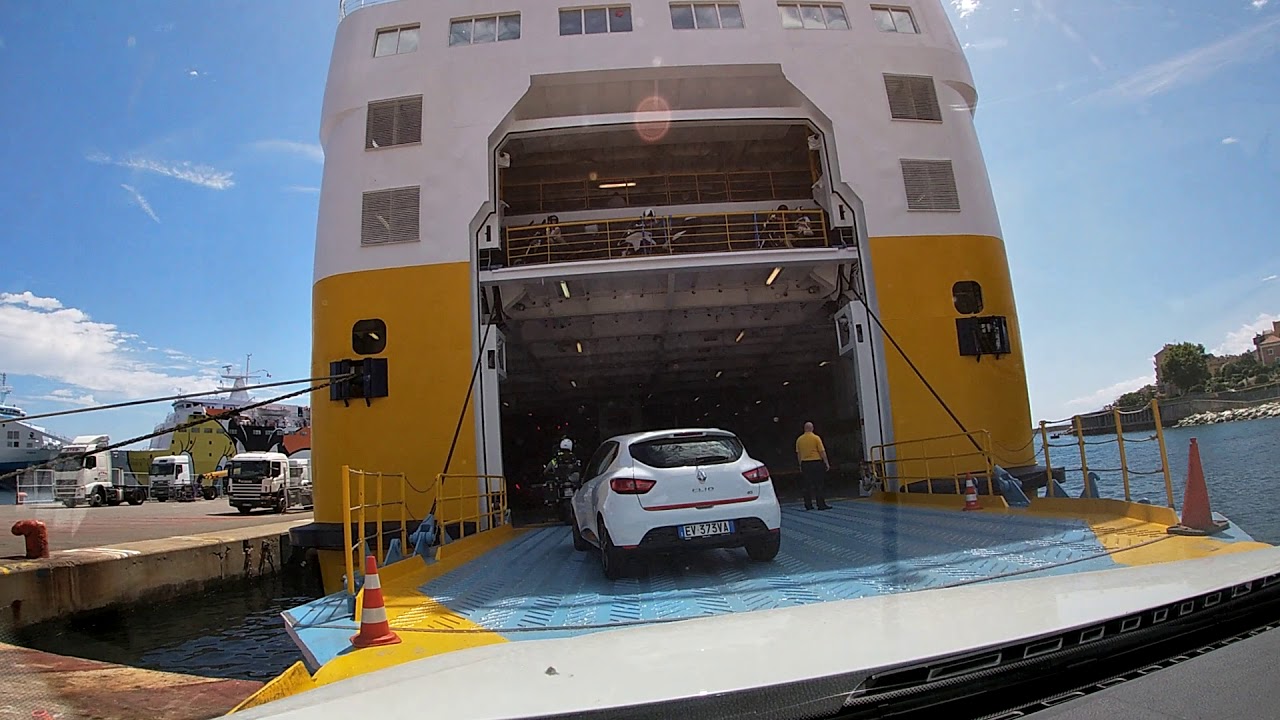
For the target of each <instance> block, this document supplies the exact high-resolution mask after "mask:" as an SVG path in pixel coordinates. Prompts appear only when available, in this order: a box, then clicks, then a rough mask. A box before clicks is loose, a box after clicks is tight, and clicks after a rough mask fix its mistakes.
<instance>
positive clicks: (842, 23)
mask: <svg viewBox="0 0 1280 720" xmlns="http://www.w3.org/2000/svg"><path fill="white" fill-rule="evenodd" d="M822 14H823V15H824V16H825V17H826V20H827V28H829V29H831V30H848V29H849V18H848V17H846V16H845V14H844V6H842V5H823V6H822Z"/></svg>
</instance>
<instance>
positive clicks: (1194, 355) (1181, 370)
mask: <svg viewBox="0 0 1280 720" xmlns="http://www.w3.org/2000/svg"><path fill="white" fill-rule="evenodd" d="M1160 373H1161V375H1162V376H1163V377H1164V379H1165V380H1167V381H1168V382H1171V383H1173V384H1174V385H1177V386H1178V387H1179V388H1180V389H1182V391H1183V392H1186V391H1187V390H1192V389H1195V388H1198V387H1203V386H1204V384H1205V381H1206V380H1208V379H1209V377H1210V373H1209V362H1208V360H1207V359H1206V354H1205V351H1204V345H1201V344H1199V343H1189V342H1184V343H1178V344H1177V345H1171V346H1170V347H1169V349H1168V350H1166V351H1165V354H1164V361H1163V362H1162V363H1161V365H1160Z"/></svg>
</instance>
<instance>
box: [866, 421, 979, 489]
mask: <svg viewBox="0 0 1280 720" xmlns="http://www.w3.org/2000/svg"><path fill="white" fill-rule="evenodd" d="M871 468H872V473H873V474H874V475H875V477H876V480H878V481H879V482H880V485H881V487H883V488H885V489H895V490H897V491H898V492H904V493H906V492H911V485H912V484H913V483H917V482H924V484H925V492H926V493H928V494H933V483H934V481H935V480H947V479H950V480H951V481H952V484H953V487H954V488H955V491H956V494H957V495H960V494H963V492H964V487H963V485H962V482H963V481H964V480H965V479H966V478H969V477H972V478H974V479H975V480H978V481H980V480H981V479H984V478H985V479H986V486H987V494H988V495H994V494H995V491H994V476H995V460H994V459H993V455H992V452H991V433H989V432H987V431H986V430H970V431H968V432H962V433H953V434H950V435H936V436H934V437H927V438H918V439H912V440H899V441H897V442H892V443H884V444H882V445H875V446H873V447H872V448H871ZM889 480H894V481H896V482H894V483H893V484H890V483H889V482H888V481H889Z"/></svg>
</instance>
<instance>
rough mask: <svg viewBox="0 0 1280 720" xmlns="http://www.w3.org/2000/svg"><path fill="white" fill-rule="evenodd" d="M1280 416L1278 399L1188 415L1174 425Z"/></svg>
mask: <svg viewBox="0 0 1280 720" xmlns="http://www.w3.org/2000/svg"><path fill="white" fill-rule="evenodd" d="M1266 417H1280V400H1273V401H1271V402H1267V403H1263V404H1261V405H1254V406H1253V407H1247V408H1236V409H1235V410H1223V411H1222V412H1203V413H1196V414H1195V415H1189V416H1187V417H1185V418H1183V419H1181V420H1179V421H1178V424H1177V425H1174V427H1191V426H1193V425H1212V424H1214V423H1224V422H1236V421H1238V420H1257V419H1258V418H1266Z"/></svg>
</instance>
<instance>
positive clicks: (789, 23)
mask: <svg viewBox="0 0 1280 720" xmlns="http://www.w3.org/2000/svg"><path fill="white" fill-rule="evenodd" d="M778 13H779V14H780V15H781V16H782V27H784V28H786V29H788V30H798V29H800V28H802V27H804V21H802V20H801V19H800V6H799V5H779V6H778Z"/></svg>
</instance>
